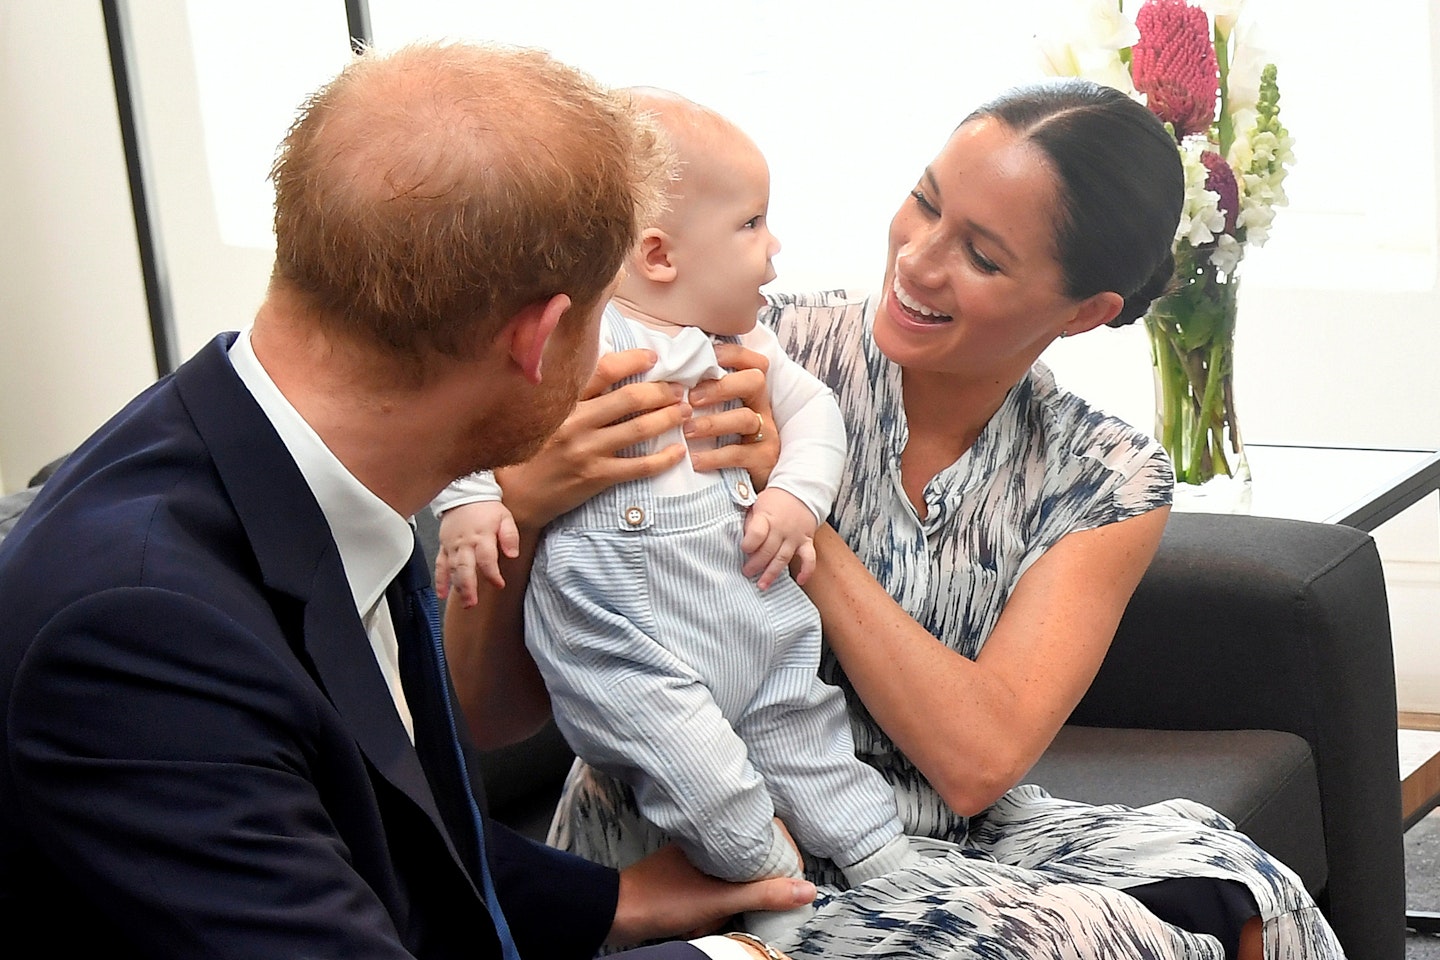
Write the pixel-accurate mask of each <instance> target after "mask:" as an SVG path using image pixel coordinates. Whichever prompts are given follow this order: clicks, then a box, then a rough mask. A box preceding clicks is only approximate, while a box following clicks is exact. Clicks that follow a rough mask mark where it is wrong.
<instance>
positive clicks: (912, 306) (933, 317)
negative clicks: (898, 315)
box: [890, 280, 950, 323]
mask: <svg viewBox="0 0 1440 960" xmlns="http://www.w3.org/2000/svg"><path fill="white" fill-rule="evenodd" d="M890 290H891V292H892V293H894V294H895V299H896V300H898V301H900V305H901V306H902V307H904V308H905V309H906V310H909V311H910V312H911V313H914V314H917V315H918V316H920V317H923V318H924V319H925V320H926V322H929V323H944V322H945V321H946V320H949V319H950V316H949V314H944V313H938V312H936V311H934V310H931V309H930V308H929V307H927V306H925V304H923V303H921V302H920V301H919V300H916V299H915V298H914V297H912V296H910V295H909V294H907V293H906V292H905V291H904V290H903V289H902V288H901V287H900V281H899V280H895V281H893V282H892V283H891V284H890Z"/></svg>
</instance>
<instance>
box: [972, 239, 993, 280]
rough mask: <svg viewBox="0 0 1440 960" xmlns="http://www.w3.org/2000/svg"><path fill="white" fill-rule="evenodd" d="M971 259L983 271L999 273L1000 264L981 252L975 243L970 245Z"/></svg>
mask: <svg viewBox="0 0 1440 960" xmlns="http://www.w3.org/2000/svg"><path fill="white" fill-rule="evenodd" d="M970 260H971V262H973V263H974V264H975V266H976V267H977V268H978V269H979V270H980V272H981V273H999V272H1000V264H998V263H996V262H995V261H994V260H991V259H990V258H989V257H987V256H985V254H983V253H981V252H980V251H979V250H978V249H977V248H976V247H975V245H974V244H971V245H970Z"/></svg>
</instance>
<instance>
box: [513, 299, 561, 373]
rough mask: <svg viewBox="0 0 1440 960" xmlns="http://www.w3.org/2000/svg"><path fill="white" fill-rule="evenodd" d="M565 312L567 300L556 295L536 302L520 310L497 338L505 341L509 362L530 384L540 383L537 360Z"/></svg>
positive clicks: (540, 357)
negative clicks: (506, 342)
mask: <svg viewBox="0 0 1440 960" xmlns="http://www.w3.org/2000/svg"><path fill="white" fill-rule="evenodd" d="M569 309H570V298H569V297H568V296H567V295H565V294H563V293H557V294H555V295H554V296H553V297H551V298H550V299H548V300H537V301H535V302H534V303H532V304H530V305H528V306H526V307H522V308H521V310H520V312H519V313H517V314H515V316H513V317H511V318H510V322H509V323H508V324H506V325H505V331H504V333H503V334H501V336H503V337H506V338H508V341H509V343H508V346H509V351H510V359H511V360H513V361H514V362H515V365H516V366H517V367H519V368H520V375H521V376H523V377H524V378H525V379H526V380H528V381H529V382H530V383H539V382H540V360H541V359H542V358H543V357H544V356H545V344H547V343H549V341H550V336H551V335H552V334H553V333H554V332H555V327H556V325H558V324H559V323H560V318H561V317H563V316H564V315H565V311H566V310H569Z"/></svg>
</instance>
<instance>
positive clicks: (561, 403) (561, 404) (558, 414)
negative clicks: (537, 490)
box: [459, 349, 593, 476]
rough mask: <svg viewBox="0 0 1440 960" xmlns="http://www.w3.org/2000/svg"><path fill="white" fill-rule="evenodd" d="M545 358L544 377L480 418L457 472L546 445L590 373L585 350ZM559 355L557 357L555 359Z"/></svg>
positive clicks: (522, 456) (521, 457) (519, 457)
mask: <svg viewBox="0 0 1440 960" xmlns="http://www.w3.org/2000/svg"><path fill="white" fill-rule="evenodd" d="M554 353H555V354H556V356H555V357H547V358H546V367H545V369H544V371H543V377H542V379H541V381H540V383H539V384H538V385H536V387H535V389H534V390H533V391H531V392H530V393H529V395H527V396H525V397H523V398H521V399H520V400H519V402H517V403H514V404H513V405H511V406H510V407H508V408H506V409H504V410H503V411H502V413H501V414H500V416H498V417H497V418H495V420H494V421H482V422H480V423H477V424H475V426H474V428H473V429H472V430H471V433H470V437H469V441H468V442H467V443H466V444H465V450H464V451H463V452H464V454H465V455H466V458H467V460H468V461H469V462H470V463H471V466H469V467H468V468H467V469H465V470H464V471H463V472H462V473H461V474H459V476H465V475H467V474H470V473H474V472H476V471H477V470H494V469H495V468H497V467H506V466H510V465H511V464H516V463H523V462H524V461H526V460H528V459H530V458H531V457H533V456H534V455H535V454H536V453H537V452H538V451H539V450H540V448H541V447H543V446H544V445H545V443H546V441H548V440H549V439H550V437H551V435H552V434H554V432H555V431H556V430H557V429H559V427H560V425H561V424H562V423H564V422H565V418H566V417H568V416H570V412H571V411H572V410H574V409H575V405H576V403H577V402H578V400H579V397H580V391H581V389H582V388H583V387H584V385H585V384H586V382H588V381H589V379H590V374H591V373H592V372H593V365H592V367H591V368H590V369H587V370H583V371H582V370H580V369H579V367H580V366H581V358H582V357H583V356H584V354H585V353H586V351H582V350H575V349H564V350H557V351H554ZM556 360H559V361H560V362H559V363H556V362H554V361H556Z"/></svg>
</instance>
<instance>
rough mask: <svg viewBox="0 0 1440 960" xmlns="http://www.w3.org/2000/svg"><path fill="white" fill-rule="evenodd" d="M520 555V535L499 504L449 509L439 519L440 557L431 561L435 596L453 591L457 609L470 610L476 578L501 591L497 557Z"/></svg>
mask: <svg viewBox="0 0 1440 960" xmlns="http://www.w3.org/2000/svg"><path fill="white" fill-rule="evenodd" d="M501 553H503V554H505V556H507V557H510V558H512V559H513V558H514V557H518V556H519V555H520V531H519V530H518V529H516V527H515V518H514V517H512V516H511V515H510V510H509V508H507V507H506V506H505V504H503V503H501V502H500V501H499V500H480V501H477V502H475V503H462V504H460V506H458V507H451V508H450V509H449V510H446V511H445V513H444V514H443V515H441V517H440V553H439V556H437V557H436V558H435V593H436V594H437V595H438V596H440V597H441V598H444V597H448V596H449V595H450V593H451V592H452V591H453V592H454V593H455V594H456V596H458V597H459V599H460V604H461V606H464V607H473V606H475V604H476V603H477V602H478V601H479V599H480V596H479V593H478V591H477V589H476V587H477V585H478V580H477V579H476V577H477V576H483V577H484V578H485V579H486V580H489V581H490V582H491V583H493V584H494V585H495V586H497V587H500V588H502V589H503V588H504V586H505V578H504V577H502V576H500V554H501Z"/></svg>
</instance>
